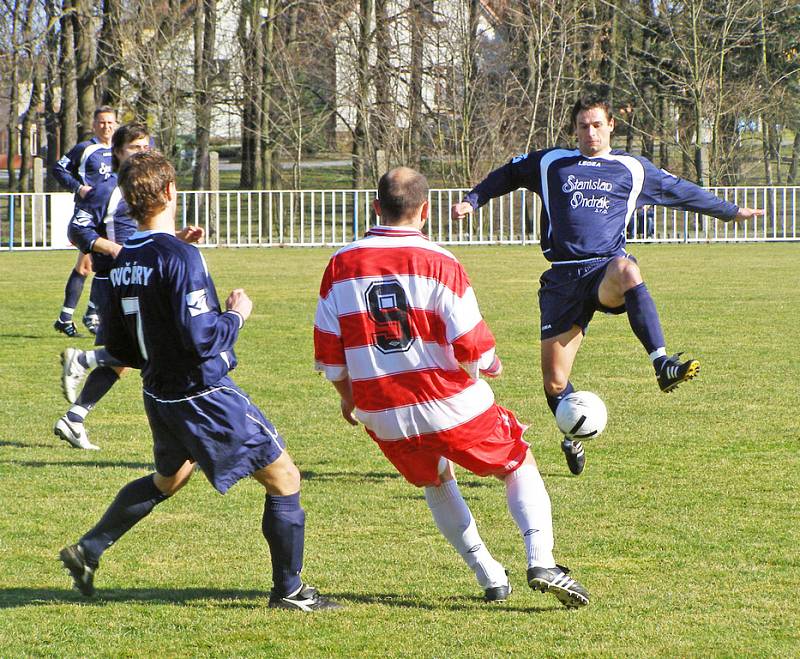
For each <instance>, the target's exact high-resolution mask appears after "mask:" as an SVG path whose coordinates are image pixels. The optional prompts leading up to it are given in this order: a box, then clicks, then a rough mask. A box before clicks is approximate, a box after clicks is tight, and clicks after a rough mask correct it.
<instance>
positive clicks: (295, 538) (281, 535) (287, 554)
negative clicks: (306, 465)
mask: <svg viewBox="0 0 800 659" xmlns="http://www.w3.org/2000/svg"><path fill="white" fill-rule="evenodd" d="M305 529H306V513H305V511H304V510H303V509H302V508H301V507H300V493H299V492H297V493H296V494H290V495H288V496H283V497H281V496H274V495H271V494H268V495H267V497H266V500H265V501H264V516H263V517H262V519H261V532H262V533H263V534H264V537H265V538H266V540H267V544H268V545H269V553H270V558H271V559H272V582H273V584H274V585H275V594H276V595H279V596H281V597H282V596H285V595H288V594H289V593H293V592H294V591H296V590H297V589H298V588H300V586H301V584H302V582H301V580H300V571H301V570H302V569H303V544H304V540H305Z"/></svg>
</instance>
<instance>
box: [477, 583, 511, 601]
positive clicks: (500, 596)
mask: <svg viewBox="0 0 800 659" xmlns="http://www.w3.org/2000/svg"><path fill="white" fill-rule="evenodd" d="M512 590H513V589H512V588H511V582H509V583H507V584H506V585H505V586H494V587H492V588H487V589H486V590H485V591H483V592H484V595H483V601H484V602H507V601H508V598H509V596H510V595H511V591H512Z"/></svg>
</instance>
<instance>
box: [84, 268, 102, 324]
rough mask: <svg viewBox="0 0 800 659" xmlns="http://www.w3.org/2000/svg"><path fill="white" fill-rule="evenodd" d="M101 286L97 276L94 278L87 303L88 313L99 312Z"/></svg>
mask: <svg viewBox="0 0 800 659" xmlns="http://www.w3.org/2000/svg"><path fill="white" fill-rule="evenodd" d="M99 287H100V284H98V283H97V277H93V278H92V287H91V288H90V289H89V304H87V305H86V314H87V315H88V314H90V313H97V303H96V302H95V300H97V296H98V293H97V289H98V288H99Z"/></svg>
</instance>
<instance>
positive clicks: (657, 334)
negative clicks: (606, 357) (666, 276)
mask: <svg viewBox="0 0 800 659" xmlns="http://www.w3.org/2000/svg"><path fill="white" fill-rule="evenodd" d="M625 309H627V311H628V322H629V323H630V325H631V329H632V330H633V333H634V334H635V335H636V338H638V339H639V341H640V342H641V344H642V345H643V346H644V349H645V350H647V354H648V355H649V354H652V353H653V352H655V351H656V350H658V349H660V348H664V346H665V345H666V341H665V340H664V332H663V331H662V330H661V321H660V320H659V319H658V311H656V303H655V302H653V298H652V297H651V296H650V291H648V290H647V286H645V284H644V282H642V283H641V284H639V285H638V286H634V287H633V288H631V289H629V290H627V291H625ZM664 359H665V358H664V357H659V358H657V359H656V360H654V362H653V366H654V367H655V369H656V373H658V371H659V369H660V367H661V362H662V361H663V360H664Z"/></svg>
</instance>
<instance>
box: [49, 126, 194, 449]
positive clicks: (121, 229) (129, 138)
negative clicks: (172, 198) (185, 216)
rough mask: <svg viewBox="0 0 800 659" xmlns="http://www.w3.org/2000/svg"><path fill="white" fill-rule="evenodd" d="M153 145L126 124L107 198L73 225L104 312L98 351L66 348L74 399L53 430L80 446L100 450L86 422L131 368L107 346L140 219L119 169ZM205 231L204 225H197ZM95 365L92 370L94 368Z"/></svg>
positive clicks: (67, 381) (117, 136) (115, 142)
mask: <svg viewBox="0 0 800 659" xmlns="http://www.w3.org/2000/svg"><path fill="white" fill-rule="evenodd" d="M149 148H150V134H149V131H148V129H147V126H145V125H143V124H136V123H133V124H125V125H124V126H120V127H119V128H118V129H117V130H116V131H115V132H114V135H113V137H112V138H111V152H112V168H113V170H114V175H113V176H111V177H110V178H108V179H107V180H106V181H104V182H102V183H99V184H98V186H97V188H96V189H95V190H94V192H93V196H95V197H96V198H98V199H100V200H105V201H104V203H102V204H100V203H98V204H94V205H93V207H92V209H91V211H89V210H86V209H78V210H76V212H75V216H74V217H73V218H72V221H71V222H70V225H69V232H68V235H69V239H70V240H71V241H72V243H73V244H75V245H76V246H77V247H78V248H79V249H80V250H81V251H82V252H84V253H86V254H88V255H90V256H91V259H92V268H93V270H94V272H95V275H94V281H93V283H92V291H93V294H94V296H95V299H96V303H97V305H96V312H97V315H98V322H97V330H96V332H95V334H96V336H95V345H96V346H97V347H96V348H95V349H94V350H86V351H84V350H80V349H78V348H67V349H66V350H64V351H63V352H62V353H61V364H62V375H61V385H62V389H63V391H64V396H65V397H66V399H67V400H68V401H69V402H70V403H72V406H71V407H70V408H69V410H68V411H67V413H66V414H64V415H63V416H62V417H61V418H60V419H59V420H58V421H57V422H56V424H55V427H54V428H53V432H54V433H55V434H56V435H57V436H58V437H60V438H61V439H63V440H64V441H66V442H69V444H71V445H72V446H74V447H75V448H80V449H87V450H97V449H98V448H99V447H98V446H96V445H95V444H92V442H90V441H89V436H88V433H87V432H86V428H85V426H84V421H85V420H86V417H87V415H88V414H89V412H91V410H92V409H94V408H95V406H96V405H97V404H98V403H99V402H100V400H101V399H102V398H103V396H105V395H106V394H107V393H108V392H109V390H110V389H111V388H112V387H113V386H114V385H115V384H116V382H117V381H118V380H119V378H120V376H122V374H123V373H124V372H125V370H126V369H125V366H124V364H122V363H120V361H119V360H117V359H115V358H114V357H112V356H111V355H110V354H109V353H108V351H107V350H105V349H104V348H103V347H102V346H104V345H105V339H106V335H105V332H104V323H103V316H104V315H105V307H106V306H107V305H108V303H109V301H110V297H111V282H110V280H109V271H110V270H111V267H112V265H113V263H114V258H115V257H116V256H117V254H118V253H119V251H120V250H121V249H122V243H124V242H125V241H126V240H127V239H128V238H129V237H130V236H132V235H133V233H134V232H135V231H136V221H135V220H134V219H133V218H132V217H130V216H129V214H128V207H127V205H126V204H125V200H124V199H123V198H122V192H121V190H120V188H119V187H117V176H116V171H117V170H118V169H119V167H120V165H121V164H122V163H123V162H124V161H125V160H126V159H127V158H128V157H130V156H131V155H133V154H134V153H139V152H140V151H144V150H147V149H149ZM197 231H199V230H197ZM185 233H188V234H189V235H187V236H184V239H185V240H189V241H194V240H197V239H199V238H200V237H201V235H202V231H199V234H197V233H196V232H194V231H191V230H190V231H188V232H185ZM90 370H91V373H90ZM87 373H88V374H89V376H88V378H87V380H86V383H85V384H84V386H83V389H82V390H81V391H80V393H79V392H78V387H79V386H80V384H81V382H82V381H83V378H84V377H85V376H86V374H87Z"/></svg>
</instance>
